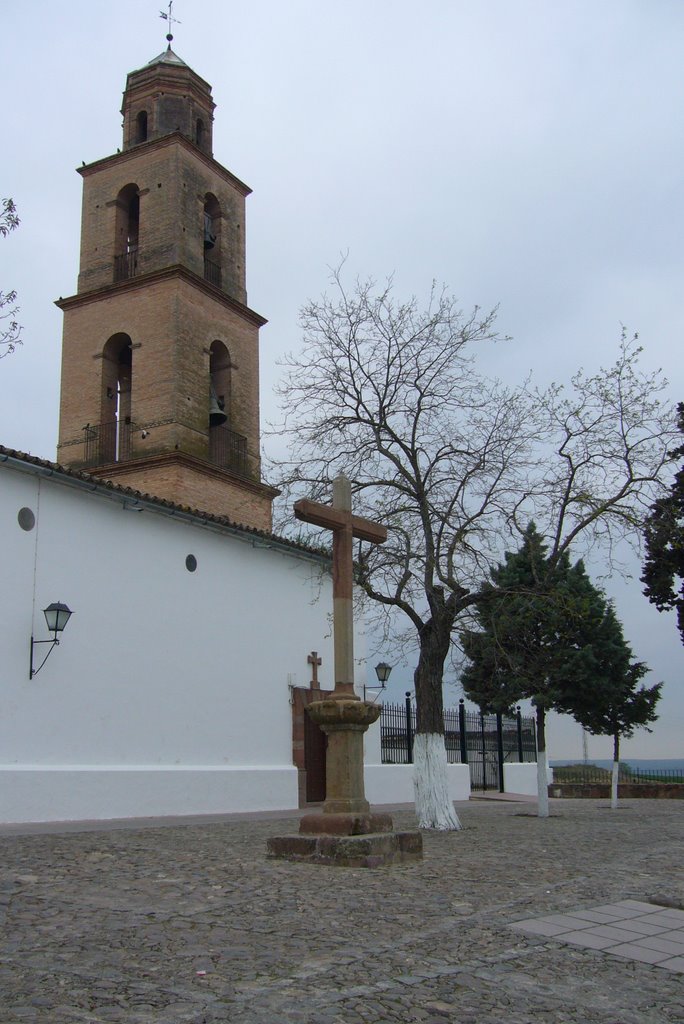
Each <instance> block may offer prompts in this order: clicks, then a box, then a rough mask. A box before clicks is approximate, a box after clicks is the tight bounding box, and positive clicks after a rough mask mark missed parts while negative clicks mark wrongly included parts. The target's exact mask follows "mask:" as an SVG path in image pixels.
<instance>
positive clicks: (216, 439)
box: [209, 426, 249, 476]
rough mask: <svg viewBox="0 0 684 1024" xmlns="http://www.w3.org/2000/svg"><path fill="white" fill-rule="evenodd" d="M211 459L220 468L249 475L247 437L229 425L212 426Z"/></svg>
mask: <svg viewBox="0 0 684 1024" xmlns="http://www.w3.org/2000/svg"><path fill="white" fill-rule="evenodd" d="M209 461H210V462H212V463H213V464H214V465H215V466H218V467H219V469H227V470H230V472H231V473H239V474H240V476H249V463H248V460H247V438H246V437H243V436H242V434H236V433H235V431H234V430H229V429H228V427H224V426H219V427H210V429H209Z"/></svg>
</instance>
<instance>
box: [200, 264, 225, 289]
mask: <svg viewBox="0 0 684 1024" xmlns="http://www.w3.org/2000/svg"><path fill="white" fill-rule="evenodd" d="M204 280H205V281H208V282H209V284H215V285H216V287H217V288H220V287H221V267H220V266H219V264H218V263H215V262H214V261H213V260H210V259H209V257H208V256H205V257H204Z"/></svg>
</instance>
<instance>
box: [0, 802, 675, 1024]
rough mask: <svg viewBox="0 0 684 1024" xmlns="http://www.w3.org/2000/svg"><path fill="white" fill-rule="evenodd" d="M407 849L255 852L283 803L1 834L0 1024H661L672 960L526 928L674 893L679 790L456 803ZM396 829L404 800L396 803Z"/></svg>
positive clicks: (668, 1001)
mask: <svg viewBox="0 0 684 1024" xmlns="http://www.w3.org/2000/svg"><path fill="white" fill-rule="evenodd" d="M458 811H459V814H460V816H461V820H462V823H463V825H464V830H463V831H461V832H458V833H449V834H446V835H444V834H435V835H433V834H426V835H425V860H424V862H423V863H422V864H418V865H407V866H397V867H393V868H388V869H379V870H364V869H358V870H357V869H348V868H332V867H322V866H316V865H302V864H292V863H289V862H285V861H270V860H267V859H266V856H265V848H266V837H267V836H269V835H278V834H283V833H285V832H290V831H294V830H295V827H296V820H294V819H293V818H292V817H290V818H289V819H287V820H282V819H280V820H279V819H276V818H273V817H267V818H265V819H258V820H255V819H254V818H249V819H243V820H240V821H236V820H226V821H222V822H220V823H206V824H192V825H179V824H176V825H174V826H172V827H159V826H155V827H146V828H141V827H137V828H136V827H129V828H127V829H120V830H104V831H82V832H79V831H74V830H71V831H63V832H59V833H47V834H34V835H21V834H8V833H7V830H5V832H4V833H2V834H0V922H1V929H0V934H1V936H2V946H1V948H0V1024H20V1022H21V1024H23V1022H26V1021H31V1022H33V1021H36V1022H40V1024H73V1022H78V1024H80V1022H85V1021H87V1022H105V1021H106V1022H112V1021H114V1022H126V1024H152V1022H154V1024H218V1022H226V1021H231V1022H240V1024H295V1022H296V1024H376V1022H377V1024H379V1022H387V1021H388V1022H395V1021H400V1022H409V1021H421V1022H424V1024H444V1022H445V1021H454V1022H459V1024H467V1022H472V1024H532V1022H534V1024H538V1022H545V1024H669V1022H675V1021H677V1022H681V1021H682V1020H684V976H682V975H681V974H676V973H674V972H672V971H668V970H664V969H662V968H659V967H656V966H651V965H648V964H645V963H638V962H635V961H631V960H626V959H619V958H617V957H614V956H610V955H609V954H606V953H602V952H600V951H598V950H592V949H585V948H580V947H575V946H572V945H567V944H561V943H559V942H556V941H554V940H553V938H550V937H547V936H535V935H527V934H525V933H523V932H521V931H519V930H516V929H514V928H512V927H511V925H512V924H513V923H515V922H516V921H523V920H529V919H530V918H533V917H536V916H548V915H552V914H557V913H564V912H568V911H570V910H577V909H578V908H585V907H591V906H594V905H599V904H606V903H608V902H611V901H615V900H625V899H636V900H641V901H649V900H651V899H656V900H661V901H669V902H671V903H674V904H675V905H677V904H678V905H684V873H683V871H682V850H683V848H684V847H683V843H682V840H683V839H684V805H683V804H682V803H681V802H680V801H674V800H672V801H667V800H661V801H657V800H631V801H624V802H623V803H622V806H621V808H620V809H618V810H616V811H611V810H610V809H609V808H608V807H607V805H606V803H605V802H601V801H579V800H578V801H572V800H567V801H554V802H553V804H552V816H551V818H549V819H546V820H539V819H537V818H536V817H534V808H533V807H530V806H528V805H525V804H511V803H494V802H492V803H485V802H482V803H476V802H471V803H469V804H463V805H459V806H458ZM395 823H396V825H397V826H399V827H404V828H405V827H410V826H411V825H412V815H411V814H409V813H408V812H407V811H401V812H399V813H396V814H395Z"/></svg>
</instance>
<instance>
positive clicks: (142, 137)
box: [135, 110, 147, 144]
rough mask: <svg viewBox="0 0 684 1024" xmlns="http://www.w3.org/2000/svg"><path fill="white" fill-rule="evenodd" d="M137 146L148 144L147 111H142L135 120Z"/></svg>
mask: <svg viewBox="0 0 684 1024" xmlns="http://www.w3.org/2000/svg"><path fill="white" fill-rule="evenodd" d="M135 141H136V144H140V143H141V142H147V111H146V110H141V111H140V112H139V113H138V115H137V117H136V119H135Z"/></svg>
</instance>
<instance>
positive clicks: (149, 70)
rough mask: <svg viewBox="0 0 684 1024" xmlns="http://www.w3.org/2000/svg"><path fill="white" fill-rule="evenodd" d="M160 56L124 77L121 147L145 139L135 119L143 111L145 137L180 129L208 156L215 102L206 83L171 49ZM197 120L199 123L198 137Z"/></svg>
mask: <svg viewBox="0 0 684 1024" xmlns="http://www.w3.org/2000/svg"><path fill="white" fill-rule="evenodd" d="M169 57H170V58H175V60H173V59H169ZM160 58H161V59H159V58H158V59H157V60H156V61H154V62H152V63H151V64H148V65H147V66H146V67H143V68H140V69H139V70H138V71H132V72H131V73H130V74H129V75H128V78H127V80H126V91H125V93H124V101H123V105H122V107H121V113H122V114H123V118H124V124H123V145H124V149H129V148H130V147H132V146H135V145H138V144H140V142H141V141H145V140H144V139H141V138H140V131H139V120H138V118H139V114H140V113H141V112H144V114H145V115H146V118H145V126H146V135H147V138H148V139H155V138H158V137H159V136H161V135H164V134H168V133H169V132H172V131H174V130H179V131H181V132H183V134H184V135H186V136H187V137H188V138H189V139H192V140H193V142H195V143H196V144H197V145H198V146H199V147H200V148H201V149H202V150H204V152H206V153H207V154H208V155H209V156H211V151H212V123H213V112H214V106H215V104H214V102H213V100H212V98H211V88H210V86H209V84H208V83H207V82H205V81H204V79H203V78H200V76H199V75H198V74H196V73H195V72H194V71H193V70H192V69H191V68H189V67H188V66H187V65H185V64H183V63H182V61H179V60H178V58H176V57H175V54H173V53H172V51H170V50H169V51H167V53H166V54H164V55H160ZM198 120H200V121H201V122H202V131H201V134H200V135H199V137H198V132H197V122H198Z"/></svg>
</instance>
